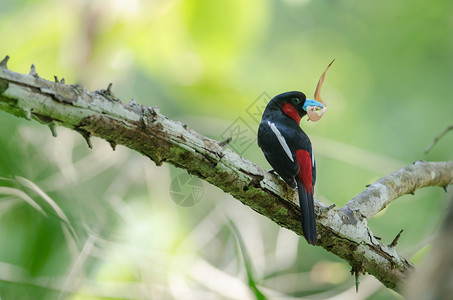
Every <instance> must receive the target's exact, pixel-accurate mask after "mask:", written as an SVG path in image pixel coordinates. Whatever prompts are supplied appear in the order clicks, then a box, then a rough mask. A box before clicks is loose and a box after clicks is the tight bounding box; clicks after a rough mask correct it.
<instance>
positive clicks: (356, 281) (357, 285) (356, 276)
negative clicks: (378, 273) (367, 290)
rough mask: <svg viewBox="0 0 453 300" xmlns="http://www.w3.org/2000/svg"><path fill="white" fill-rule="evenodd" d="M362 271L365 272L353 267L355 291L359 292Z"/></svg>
mask: <svg viewBox="0 0 453 300" xmlns="http://www.w3.org/2000/svg"><path fill="white" fill-rule="evenodd" d="M360 273H363V272H362V271H361V270H359V269H357V268H355V267H352V269H351V275H354V276H355V292H356V293H358V292H359V284H360V280H359V275H360Z"/></svg>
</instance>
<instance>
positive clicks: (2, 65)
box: [0, 55, 9, 69]
mask: <svg viewBox="0 0 453 300" xmlns="http://www.w3.org/2000/svg"><path fill="white" fill-rule="evenodd" d="M8 60H9V55H7V56H5V58H4V59H2V61H1V62H0V68H4V69H8V65H7V64H8Z"/></svg>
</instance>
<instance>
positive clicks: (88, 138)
mask: <svg viewBox="0 0 453 300" xmlns="http://www.w3.org/2000/svg"><path fill="white" fill-rule="evenodd" d="M76 130H77V131H78V132H79V133H80V134H81V135H82V136H83V138H84V139H85V142H87V145H88V148H90V149H93V144H92V143H91V133H89V132H88V131H86V130H83V129H80V128H77V129H76Z"/></svg>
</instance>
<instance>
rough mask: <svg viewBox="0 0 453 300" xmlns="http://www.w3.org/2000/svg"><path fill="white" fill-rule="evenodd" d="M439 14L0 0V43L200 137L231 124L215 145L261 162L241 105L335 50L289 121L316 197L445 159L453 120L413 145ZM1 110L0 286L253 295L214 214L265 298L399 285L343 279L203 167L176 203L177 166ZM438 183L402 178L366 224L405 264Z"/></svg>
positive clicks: (437, 214) (419, 131)
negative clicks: (201, 178) (196, 193)
mask: <svg viewBox="0 0 453 300" xmlns="http://www.w3.org/2000/svg"><path fill="white" fill-rule="evenodd" d="M452 12H453V2H451V1H447V0H438V1H434V2H429V3H428V2H426V1H421V0H415V1H410V2H409V1H399V2H395V1H389V0H384V1H379V2H376V3H375V2H369V1H325V0H324V1H310V0H280V1H278V0H274V1H272V0H263V1H258V0H249V1H240V0H229V1H201V0H186V1H176V0H154V1H144V0H142V1H141V0H128V1H126V0H112V1H107V0H60V1H56V0H53V1H52V0H44V1H35V0H22V1H13V0H2V1H0V41H1V43H0V55H1V56H4V55H7V54H9V55H10V56H11V59H10V62H9V64H8V65H9V67H10V69H12V70H14V71H18V72H22V73H26V72H28V68H29V67H30V65H31V63H34V64H35V65H36V68H37V71H38V73H39V75H40V76H42V77H44V78H47V79H49V80H51V79H52V78H53V75H58V76H59V77H60V78H61V77H65V78H66V82H67V83H76V82H78V83H82V84H83V85H84V87H86V88H87V89H90V90H97V89H101V88H105V87H106V86H107V84H108V83H109V82H113V83H114V85H113V86H114V92H115V93H116V94H117V96H119V97H120V98H122V99H123V101H125V102H127V101H129V99H130V98H135V99H136V101H137V102H140V103H142V104H148V105H159V106H160V107H161V111H162V113H164V114H165V115H167V116H169V117H170V118H172V119H175V120H180V121H182V122H185V123H187V124H188V125H189V126H190V127H192V128H194V129H195V130H198V131H200V132H201V133H203V134H205V135H207V136H210V137H213V138H217V139H221V138H222V137H223V136H225V135H229V134H231V132H232V131H229V129H231V128H232V127H231V125H235V124H240V125H241V126H242V127H241V128H242V129H245V131H244V133H243V134H244V135H245V141H246V142H247V141H251V143H248V144H244V143H243V144H240V143H239V142H238V143H239V144H234V143H233V144H232V146H233V147H236V148H237V149H239V150H240V152H241V154H242V155H244V156H245V157H247V158H248V159H251V160H252V161H254V162H255V163H257V164H259V165H261V166H262V167H263V168H268V167H269V166H268V164H267V162H266V161H265V159H264V157H263V155H262V154H261V152H260V150H259V149H258V147H257V145H256V143H255V142H254V138H255V134H256V129H257V127H258V122H257V121H256V120H255V119H254V117H253V115H251V114H250V112H251V111H254V110H255V109H257V108H259V106H260V104H262V102H261V101H262V100H263V99H264V100H266V99H267V100H269V98H266V95H275V94H277V93H280V92H284V91H288V90H301V91H303V92H305V93H307V95H311V94H312V93H313V92H314V89H315V86H316V82H317V80H318V78H319V76H320V75H321V73H322V71H323V70H324V68H325V67H326V65H327V64H328V63H329V62H330V61H331V60H332V58H335V59H336V61H335V63H334V65H333V67H332V68H331V70H330V71H329V74H328V75H327V79H326V82H325V84H324V88H323V89H324V90H323V99H325V100H326V101H327V103H328V107H329V110H328V112H327V113H326V115H325V117H324V118H323V122H319V123H316V124H312V123H307V122H303V123H302V127H303V128H304V129H306V131H307V133H308V134H309V135H310V136H311V137H312V140H313V143H314V149H315V151H316V153H317V167H318V179H317V186H316V197H317V198H318V199H319V200H321V201H323V202H324V203H326V204H330V203H335V204H337V205H343V204H344V203H346V202H347V201H348V200H349V199H350V198H351V197H353V196H354V195H355V194H357V193H358V192H360V191H361V190H362V189H363V188H364V187H365V185H366V184H369V183H371V182H373V181H374V180H376V179H378V178H379V177H381V176H383V175H386V174H388V173H390V172H392V171H394V170H396V169H398V168H400V167H403V166H404V165H407V164H410V163H412V162H413V161H415V160H418V159H420V158H423V159H425V160H430V161H437V160H453V151H452V145H453V134H447V135H446V136H445V137H444V138H443V139H442V140H441V141H440V142H439V143H438V144H437V145H436V146H435V147H434V149H433V150H431V152H430V153H429V154H428V155H423V150H424V149H425V147H426V146H427V145H428V144H429V143H430V142H431V140H432V139H433V138H434V136H436V135H437V134H438V133H439V132H440V131H441V130H442V129H443V128H445V127H446V126H447V125H449V124H451V122H452V119H453V118H452V112H453V101H451V99H450V97H451V85H450V80H451V78H452V75H453V57H452V56H451V53H452V52H453V38H452V37H453V22H452V16H453V15H452ZM263 92H265V93H266V94H263ZM263 95H264V96H263ZM267 97H268V96H267ZM267 100H266V101H267ZM0 115H1V118H0V128H2V130H1V134H0V151H1V155H0V177H1V178H0V188H1V189H0V194H1V198H0V243H1V245H2V247H0V297H1V298H2V299H54V298H60V299H61V298H69V299H103V298H106V299H107V298H114V299H118V298H121V299H137V298H141V299H144V298H146V299H149V298H154V299H170V298H174V299H221V298H225V299H253V298H254V295H253V292H252V291H251V290H250V288H249V287H248V279H247V278H248V277H247V274H248V273H247V270H246V267H245V266H244V262H243V261H242V259H241V255H240V254H239V253H238V252H237V246H236V238H235V235H234V234H233V233H232V232H231V228H230V227H229V226H228V224H229V221H228V219H231V220H233V222H234V224H235V226H236V227H237V231H238V233H239V234H240V235H241V237H242V238H241V240H243V243H244V249H246V252H247V253H248V257H249V260H248V264H250V266H252V267H253V270H254V278H255V280H256V282H254V284H256V288H257V289H259V290H260V291H261V292H262V293H263V294H265V295H266V296H267V297H269V298H282V297H284V296H283V295H286V296H285V297H288V298H286V299H291V297H299V296H308V295H310V297H312V298H316V299H327V298H330V297H334V296H338V297H339V298H344V299H364V298H369V299H395V298H399V296H397V295H396V294H395V293H394V292H392V291H390V290H388V289H386V288H384V287H382V285H381V284H380V283H379V282H377V281H376V280H375V279H374V278H372V277H369V276H365V277H363V278H362V283H361V286H360V290H359V293H358V294H355V291H354V289H355V288H354V279H353V278H352V277H351V276H350V275H349V266H347V265H346V264H345V263H344V262H342V261H341V260H340V259H339V258H337V257H335V256H333V255H331V254H330V253H328V252H326V251H324V250H322V249H320V248H318V247H309V246H308V245H307V244H306V243H305V241H304V240H303V239H299V238H298V237H297V236H295V235H294V234H293V233H291V232H288V231H286V230H285V229H280V228H279V227H278V226H277V225H276V224H273V223H272V222H269V220H267V219H266V218H264V217H262V216H260V215H258V214H256V213H254V212H253V211H251V210H250V209H249V208H247V207H245V206H243V205H242V204H240V203H239V202H238V201H236V200H234V199H232V198H231V197H230V196H229V195H226V194H224V193H223V192H221V191H220V190H218V189H217V188H214V187H212V186H209V184H207V183H203V196H202V199H201V201H200V202H199V203H198V204H197V205H195V206H193V207H189V208H184V207H179V206H177V205H176V204H175V203H174V202H173V201H172V200H171V197H170V193H169V187H170V182H171V181H172V179H173V178H175V177H176V176H177V175H178V174H180V173H181V172H182V171H181V170H177V169H175V168H173V167H170V166H168V165H165V166H162V167H156V166H154V165H153V163H151V162H150V161H149V160H148V159H146V158H145V157H142V156H140V155H139V154H137V153H133V152H131V151H129V150H128V149H125V148H123V147H118V149H117V150H116V151H115V152H112V150H111V149H110V147H109V146H108V145H107V143H105V142H104V141H100V140H95V141H94V150H89V149H87V147H86V145H85V142H84V141H83V139H82V138H81V137H80V136H78V135H77V134H75V133H74V132H70V131H69V130H66V129H63V128H58V133H59V136H58V138H56V139H55V138H52V137H51V135H50V132H49V130H48V129H47V128H45V127H44V126H42V125H39V124H36V123H34V122H32V123H30V122H27V121H25V120H22V119H17V118H15V117H13V116H11V115H7V114H5V113H0ZM233 127H234V126H233ZM242 142H244V141H242ZM244 145H246V146H247V147H245V146H244ZM450 194H451V192H450ZM446 199H447V197H446V194H445V193H444V192H443V191H442V190H441V189H438V188H429V189H425V190H421V191H417V192H416V194H415V196H405V197H402V198H401V199H399V200H398V201H395V202H394V203H392V205H390V206H389V207H388V208H386V209H385V210H384V211H383V212H381V213H379V214H378V215H377V216H376V217H374V218H373V219H371V221H370V226H371V229H372V230H373V233H374V234H375V235H377V236H380V237H381V238H382V240H383V242H384V243H387V242H390V241H391V240H392V239H393V237H394V236H395V235H396V234H397V233H398V232H399V230H400V229H402V228H404V233H403V235H402V238H401V239H400V242H399V245H398V249H399V251H400V252H401V253H402V254H403V255H405V256H407V257H409V258H411V257H412V256H414V255H416V258H417V259H416V260H417V263H418V262H419V261H422V260H423V256H424V254H425V253H426V249H427V247H428V245H429V243H430V242H431V236H432V235H433V234H434V233H435V232H436V230H437V228H438V224H439V223H440V221H441V219H442V218H443V216H444V208H445V207H446ZM38 208H40V209H38ZM40 210H41V211H40ZM62 214H63V215H64V216H65V217H66V218H67V220H65V219H64V218H63V217H62V216H63V215H62ZM225 215H226V216H228V217H225ZM72 230H73V233H72ZM244 251H245V250H244Z"/></svg>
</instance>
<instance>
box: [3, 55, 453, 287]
mask: <svg viewBox="0 0 453 300" xmlns="http://www.w3.org/2000/svg"><path fill="white" fill-rule="evenodd" d="M6 62H7V61H6ZM6 62H5V61H2V62H1V63H0V109H1V110H4V111H6V112H9V113H11V114H14V115H16V116H18V117H23V118H26V119H28V120H31V119H33V120H36V121H39V122H41V123H44V124H47V125H49V127H50V128H51V130H52V133H53V134H55V133H56V131H55V126H56V125H58V126H65V127H68V128H71V129H74V130H76V131H77V132H79V133H81V134H82V136H83V137H84V138H85V139H86V140H87V143H88V145H90V137H91V136H97V137H100V138H102V139H104V140H106V141H108V142H109V143H110V145H112V148H114V147H115V146H116V145H117V144H118V145H124V146H126V147H128V148H130V149H133V150H135V151H137V152H139V153H141V154H143V155H145V156H147V157H149V158H150V159H151V160H153V161H154V162H155V163H156V164H157V165H161V164H162V163H163V162H167V163H170V164H172V165H174V166H177V167H180V168H183V169H186V170H187V172H189V173H191V174H194V175H196V176H198V177H200V178H202V179H204V180H206V181H207V182H210V183H212V184H213V185H215V186H217V187H219V188H221V189H222V190H223V191H225V192H227V193H230V194H231V195H232V196H233V197H235V198H236V199H238V200H240V201H241V202H242V203H244V204H245V205H248V206H249V207H251V208H252V209H253V210H255V211H257V212H259V213H260V214H263V215H265V216H266V217H268V218H269V219H271V220H272V221H274V222H275V223H277V224H279V225H280V226H282V227H285V228H288V229H290V230H292V231H294V232H295V233H297V234H299V235H302V228H301V225H300V213H299V207H298V206H297V204H296V203H297V195H296V192H295V191H294V190H293V189H291V188H290V187H289V186H287V185H286V184H285V183H284V182H283V181H281V180H279V179H277V178H275V177H274V176H272V175H270V174H268V173H267V172H266V171H264V170H263V169H261V168H260V167H258V166H257V165H255V164H254V163H252V162H250V161H248V160H246V159H244V158H243V157H241V156H239V155H238V154H237V153H235V152H233V151H232V150H230V149H227V148H225V143H224V142H219V141H216V140H213V139H210V138H207V137H205V136H203V135H201V134H199V133H198V132H195V131H194V130H192V129H190V128H189V127H187V126H186V125H185V124H182V123H181V122H177V121H173V120H170V119H168V118H167V117H165V116H164V115H162V114H161V113H160V112H159V109H158V108H157V107H148V106H143V105H139V104H137V103H135V101H131V102H130V103H129V104H124V103H122V102H121V101H120V100H119V99H117V98H116V97H115V96H114V95H113V93H112V92H111V86H110V88H108V89H107V90H100V91H96V92H89V91H86V90H84V89H83V88H82V87H81V86H79V85H65V84H64V82H61V81H60V82H58V80H56V81H57V82H56V83H54V82H50V81H47V80H45V79H42V78H40V77H39V76H38V75H37V73H36V70H35V68H32V71H33V72H31V74H29V75H24V74H18V73H15V72H12V71H10V70H8V69H7V67H6ZM452 180H453V162H443V163H425V162H419V163H417V164H415V165H413V166H410V167H407V168H405V169H402V170H399V171H396V172H394V173H392V174H390V175H389V176H386V177H384V178H382V179H380V180H379V181H377V182H376V183H375V184H373V185H372V186H370V187H369V188H367V189H366V190H364V191H363V192H362V193H360V194H359V195H357V196H356V197H355V198H354V199H353V200H351V201H350V202H349V203H348V204H347V205H346V206H345V207H344V208H343V209H340V210H335V209H332V208H330V207H329V208H328V207H326V206H324V205H323V204H322V203H319V202H316V205H315V209H316V213H317V218H318V223H317V227H318V233H319V235H320V237H319V238H318V244H317V245H318V246H322V247H323V248H325V249H326V250H328V251H330V252H332V253H334V254H335V255H337V256H339V257H341V258H343V259H344V260H346V261H347V262H348V263H349V264H350V265H351V266H352V268H353V272H354V273H356V274H360V273H365V272H367V273H370V274H372V275H374V276H375V277H376V278H378V279H379V280H380V281H381V282H382V283H383V284H384V285H385V286H387V287H389V288H391V289H394V290H396V291H399V290H400V287H401V286H402V284H403V283H404V282H405V281H406V278H407V277H408V275H409V273H410V272H411V270H412V269H413V265H412V264H411V263H410V262H408V261H407V260H406V259H405V258H404V257H401V256H400V255H399V254H398V253H397V252H396V250H395V247H394V246H393V245H392V246H386V245H384V244H382V243H381V242H379V241H378V240H376V238H375V237H374V236H373V234H372V232H371V231H370V229H369V228H368V225H367V219H368V218H369V217H371V216H372V215H374V214H375V213H376V212H378V211H379V210H381V209H382V208H383V207H385V205H387V204H388V203H389V202H390V201H391V200H393V199H395V198H396V197H398V196H400V195H402V194H405V193H407V192H408V191H409V192H410V191H414V190H415V189H417V188H421V187H424V186H429V185H440V186H446V185H447V184H451V183H452ZM370 202H372V204H370Z"/></svg>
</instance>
